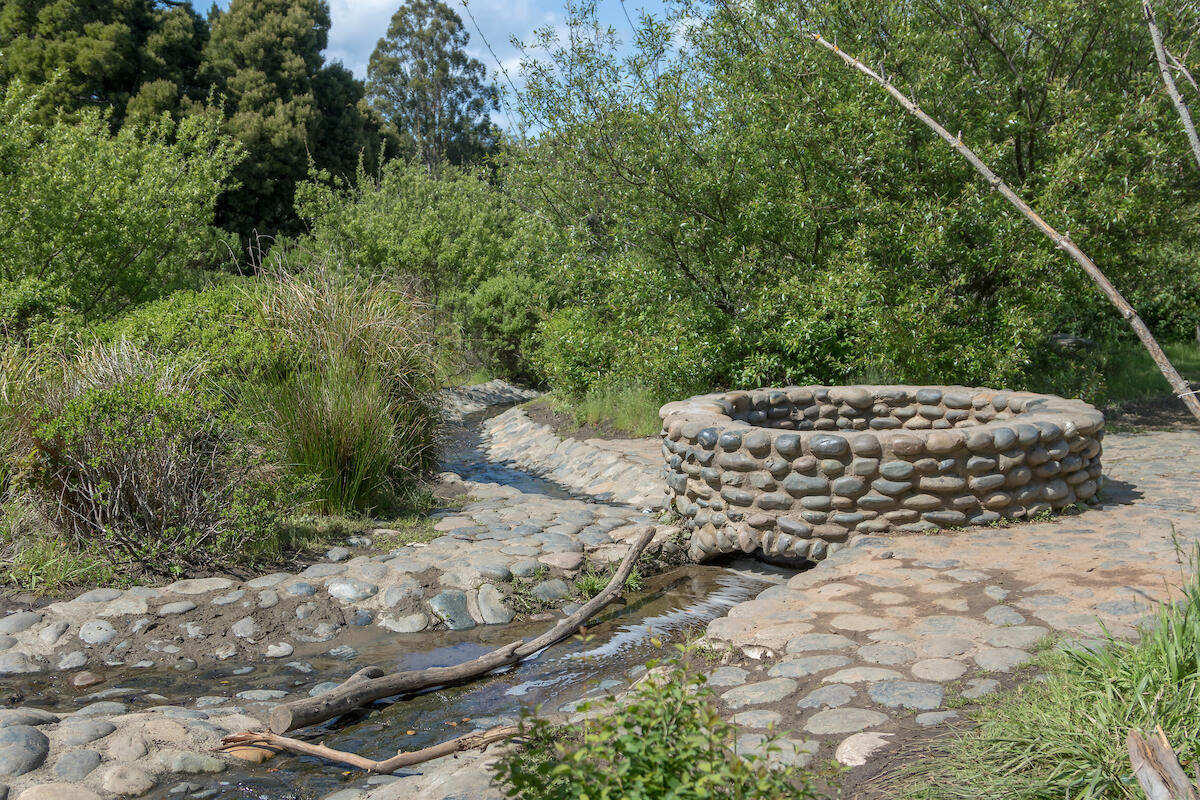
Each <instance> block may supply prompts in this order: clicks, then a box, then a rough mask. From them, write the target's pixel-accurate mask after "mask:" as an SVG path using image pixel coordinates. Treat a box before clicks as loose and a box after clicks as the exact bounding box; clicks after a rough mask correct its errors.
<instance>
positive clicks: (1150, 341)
mask: <svg viewBox="0 0 1200 800" xmlns="http://www.w3.org/2000/svg"><path fill="white" fill-rule="evenodd" d="M806 33H807V35H808V36H809V37H810V38H812V40H813V41H815V42H817V43H818V44H820V45H821V46H822V47H824V48H825V49H827V50H829V51H830V52H832V53H835V54H837V56H838V57H839V58H841V59H842V61H844V62H846V64H847V65H848V66H849V67H850V68H851V69H855V70H857V71H859V72H861V73H862V74H863V75H866V76H867V77H868V78H870V79H871V80H873V81H875V82H876V83H878V84H879V85H880V86H882V87H883V88H884V90H886V91H887V93H888V94H890V95H891V96H892V97H893V98H894V99H895V100H896V102H898V103H899V104H900V105H902V106H903V107H904V108H905V109H906V110H907V111H908V112H909V113H911V114H912V115H913V116H914V117H916V118H917V119H919V120H920V121H921V122H923V123H924V124H925V126H926V127H928V128H929V129H930V130H932V131H933V132H934V133H936V134H937V135H938V136H940V137H941V138H942V139H943V140H944V141H945V142H946V143H947V144H949V145H950V146H951V147H952V148H954V149H955V150H956V151H957V152H958V153H959V154H960V155H961V156H962V157H963V158H965V159H966V160H967V161H968V162H969V163H970V164H971V166H972V167H974V168H975V171H976V172H978V173H979V174H980V175H981V176H983V179H984V180H985V181H987V183H988V185H989V186H991V187H992V189H994V190H995V191H998V192H999V193H1000V194H1001V195H1003V196H1004V199H1006V200H1008V202H1009V203H1011V204H1012V205H1013V207H1014V208H1016V209H1017V211H1019V212H1021V215H1022V216H1023V217H1025V219H1027V220H1029V222H1030V223H1031V224H1032V225H1033V226H1034V227H1035V228H1037V229H1038V230H1040V231H1041V232H1042V233H1044V234H1045V235H1046V236H1047V237H1048V238H1049V239H1050V241H1052V242H1054V244H1055V246H1056V247H1058V248H1059V249H1060V250H1062V251H1064V252H1065V253H1067V255H1069V256H1071V258H1073V259H1075V262H1076V263H1077V264H1079V266H1080V267H1082V268H1083V271H1084V272H1086V273H1087V275H1088V277H1090V278H1091V279H1092V281H1093V282H1094V283H1095V284H1096V286H1098V287H1099V288H1100V291H1102V292H1103V293H1104V295H1105V296H1106V297H1107V298H1108V299H1109V301H1110V302H1111V303H1112V304H1113V305H1114V306H1116V308H1117V311H1119V312H1120V314H1121V316H1122V317H1124V318H1125V321H1126V322H1128V323H1129V326H1130V327H1131V328H1133V332H1134V333H1135V334H1137V337H1138V339H1140V340H1141V342H1142V345H1143V346H1145V348H1146V351H1147V352H1148V353H1149V354H1150V358H1152V359H1154V363H1155V364H1157V365H1158V368H1159V370H1160V371H1161V372H1162V374H1163V377H1164V378H1166V379H1167V383H1169V384H1170V385H1171V389H1172V390H1173V391H1174V392H1175V395H1176V396H1177V397H1179V399H1180V400H1182V401H1183V403H1184V405H1186V406H1187V408H1188V411H1190V412H1192V415H1193V416H1194V417H1195V418H1196V420H1197V421H1200V400H1197V399H1196V392H1194V391H1192V388H1191V386H1190V385H1189V384H1188V382H1187V381H1185V380H1184V379H1183V376H1182V375H1180V374H1179V371H1178V370H1177V369H1175V367H1174V365H1172V364H1171V361H1170V359H1168V358H1167V354H1166V353H1164V352H1163V349H1162V347H1160V346H1159V344H1158V341H1157V340H1156V339H1155V338H1154V335H1153V334H1152V333H1150V329H1149V328H1148V327H1146V323H1145V322H1143V321H1142V318H1141V317H1139V316H1138V315H1137V312H1136V311H1134V309H1133V306H1131V305H1130V304H1129V301H1128V300H1126V299H1125V298H1124V296H1122V295H1121V293H1120V292H1118V291H1117V289H1116V287H1115V286H1113V285H1112V283H1111V282H1110V281H1109V280H1108V278H1107V277H1106V276H1105V274H1104V273H1103V272H1101V271H1100V268H1099V267H1097V266H1096V264H1095V262H1093V261H1092V260H1091V259H1090V258H1088V256H1087V255H1086V254H1085V253H1084V252H1083V251H1082V250H1080V249H1079V247H1078V246H1077V245H1076V244H1075V243H1074V242H1072V241H1071V239H1070V238H1069V237H1067V236H1066V235H1064V234H1062V233H1059V232H1058V231H1057V230H1055V229H1054V227H1053V226H1051V225H1050V223H1048V222H1046V220H1044V219H1042V218H1041V216H1039V215H1038V213H1037V212H1036V211H1034V210H1033V209H1032V208H1030V206H1029V204H1028V203H1026V202H1025V201H1024V200H1022V199H1021V196H1020V195H1018V194H1017V193H1016V192H1014V191H1013V190H1012V188H1010V187H1009V185H1008V184H1007V183H1005V182H1004V181H1003V180H1001V179H1000V176H999V175H997V174H996V173H995V172H992V170H991V169H989V168H988V166H987V164H984V163H983V161H982V160H981V159H980V158H979V156H978V155H976V154H975V151H973V150H972V149H971V148H969V147H967V146H966V145H965V144H963V141H962V137H961V135H960V136H954V135H952V134H951V133H950V132H949V131H948V130H946V129H945V128H943V127H942V126H941V125H940V124H938V122H937V121H936V120H934V119H933V117H931V116H929V115H928V114H926V113H925V112H924V111H922V110H921V108H920V106H918V105H917V103H916V102H914V101H912V100H909V99H908V98H907V97H905V96H904V93H903V92H901V91H900V90H899V89H897V88H896V87H895V86H893V85H892V83H891V81H889V80H887V79H886V78H884V77H882V76H881V75H879V74H878V73H876V72H875V71H874V70H873V69H871V68H870V67H868V66H867V65H866V64H864V63H862V62H861V61H859V60H858V59H856V58H854V57H853V56H851V55H849V54H848V53H846V52H845V51H843V50H842V49H840V48H839V47H838V46H837V45H835V44H834V43H833V42H830V41H828V40H826V39H824V38H822V37H821V35H820V34H818V33H812V32H806Z"/></svg>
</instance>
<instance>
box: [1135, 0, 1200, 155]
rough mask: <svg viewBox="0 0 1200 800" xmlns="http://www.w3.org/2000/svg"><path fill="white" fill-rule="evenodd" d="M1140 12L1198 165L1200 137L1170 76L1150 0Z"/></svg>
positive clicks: (1165, 50) (1144, 1)
mask: <svg viewBox="0 0 1200 800" xmlns="http://www.w3.org/2000/svg"><path fill="white" fill-rule="evenodd" d="M1142 12H1143V13H1144V14H1145V15H1146V25H1147V26H1148V27H1149V28H1150V40H1151V41H1153V42H1154V55H1155V57H1157V58H1158V71H1159V72H1161V73H1162V79H1163V83H1164V84H1166V86H1167V94H1169V95H1170V96H1171V102H1172V103H1174V104H1175V110H1176V111H1177V112H1179V119H1180V121H1181V122H1183V130H1184V132H1185V133H1187V137H1188V143H1189V144H1190V145H1191V146H1192V155H1194V156H1195V157H1196V165H1197V166H1200V137H1197V136H1196V126H1195V125H1194V124H1193V123H1192V114H1191V112H1190V111H1188V107H1187V105H1186V104H1185V103H1184V102H1183V95H1181V94H1180V93H1179V87H1178V86H1176V85H1175V79H1174V78H1173V77H1172V76H1171V67H1170V66H1169V65H1168V64H1167V48H1166V47H1164V46H1163V38H1162V31H1160V30H1159V29H1158V20H1157V19H1155V17H1154V7H1153V6H1151V5H1150V0H1142Z"/></svg>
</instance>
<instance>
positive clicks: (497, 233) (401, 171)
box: [289, 161, 554, 378]
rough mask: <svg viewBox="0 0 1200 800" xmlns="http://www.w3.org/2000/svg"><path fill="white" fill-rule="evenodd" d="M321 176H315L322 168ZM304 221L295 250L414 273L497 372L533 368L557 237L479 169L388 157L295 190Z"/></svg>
mask: <svg viewBox="0 0 1200 800" xmlns="http://www.w3.org/2000/svg"><path fill="white" fill-rule="evenodd" d="M318 177H321V176H318ZM297 210H298V211H299V213H300V216H301V217H302V218H303V219H304V220H305V223H306V224H307V226H308V228H309V235H308V236H307V237H306V238H305V239H304V240H303V241H302V242H301V247H300V249H299V251H293V252H292V253H291V254H290V255H289V257H291V258H297V257H302V256H303V253H304V252H305V251H311V252H315V253H318V254H332V257H333V258H336V259H337V260H338V261H339V262H340V263H341V264H343V265H344V269H345V270H347V271H353V272H354V273H356V274H360V275H366V276H372V277H377V278H389V279H397V280H402V281H408V282H412V281H416V282H417V283H419V285H420V286H421V287H422V289H423V290H424V293H426V294H428V295H430V296H432V298H433V300H434V303H435V304H436V305H437V307H438V308H439V309H440V310H443V311H445V312H446V314H447V316H448V317H449V318H450V319H451V321H452V322H453V323H455V325H454V327H455V328H456V330H455V331H453V332H443V335H444V336H446V337H447V338H453V340H454V341H456V342H457V341H460V340H461V339H462V337H464V336H465V337H466V342H465V344H466V346H467V349H469V350H472V351H474V352H475V354H476V355H477V356H478V357H479V358H480V359H482V360H483V362H484V363H486V364H487V365H488V366H489V367H492V368H493V369H494V371H495V373H496V374H497V375H504V376H508V377H518V378H529V377H530V376H531V368H530V365H529V362H528V353H529V350H530V349H531V347H532V339H533V331H534V329H535V325H536V324H537V322H538V321H539V320H540V319H541V316H542V314H543V311H544V309H545V308H546V307H547V306H548V304H549V303H550V302H551V298H550V295H551V294H552V288H551V286H550V285H548V281H547V280H545V279H543V278H542V277H541V273H542V270H543V269H544V267H543V266H542V265H543V264H545V262H547V261H548V260H550V259H551V258H552V257H553V256H552V253H553V252H554V251H553V243H554V237H553V236H552V235H551V234H550V233H549V232H548V231H547V230H546V227H545V226H544V225H541V224H539V223H537V222H536V221H535V220H533V219H531V218H530V217H528V215H526V214H524V213H523V212H522V211H521V210H520V209H519V208H517V206H516V205H514V204H513V203H512V202H511V201H510V200H508V199H507V198H506V197H505V196H504V195H503V194H501V193H500V192H498V191H497V190H496V189H495V188H493V187H492V186H491V185H490V184H489V183H488V181H487V180H486V176H484V175H483V174H482V173H480V172H478V171H475V170H470V169H460V168H455V167H446V168H445V169H443V170H442V171H441V172H440V173H439V174H438V175H437V176H436V177H435V176H433V175H430V174H429V171H428V170H427V169H425V168H424V167H423V166H421V165H420V164H417V163H415V162H404V161H392V162H390V163H388V164H387V165H386V166H385V167H384V168H383V169H382V170H381V171H380V173H379V174H378V175H377V176H374V177H372V176H371V175H369V174H367V173H366V172H365V170H360V171H359V174H358V176H357V180H356V181H355V182H354V183H353V184H346V183H345V182H342V183H341V184H339V185H337V186H331V185H329V184H327V183H326V182H324V181H323V180H319V181H312V182H309V183H306V184H304V185H303V186H301V187H300V188H299V189H298V192H297Z"/></svg>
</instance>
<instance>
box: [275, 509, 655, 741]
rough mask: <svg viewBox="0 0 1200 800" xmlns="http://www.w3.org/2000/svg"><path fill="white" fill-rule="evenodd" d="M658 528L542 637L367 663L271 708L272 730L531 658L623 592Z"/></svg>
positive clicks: (639, 540)
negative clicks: (407, 666)
mask: <svg viewBox="0 0 1200 800" xmlns="http://www.w3.org/2000/svg"><path fill="white" fill-rule="evenodd" d="M654 531H655V529H654V526H653V525H648V526H645V527H644V528H643V529H642V531H641V532H640V533H639V534H638V535H637V537H636V538H635V539H634V540H633V541H632V542H631V546H630V548H629V552H628V553H626V554H625V559H624V560H623V561H622V562H621V566H620V567H619V568H618V569H617V572H616V574H615V575H613V578H612V580H610V581H609V582H608V585H607V586H605V587H604V590H603V591H601V592H600V593H599V594H598V595H596V596H595V597H593V598H592V599H591V600H589V601H588V602H587V603H585V604H584V606H583V607H582V608H580V609H579V610H578V611H576V612H575V613H574V614H572V615H571V616H569V617H567V618H565V619H563V620H561V621H560V622H559V623H558V624H557V625H555V626H554V627H553V628H551V629H550V630H548V631H546V632H545V633H543V634H542V635H541V636H538V637H537V638H535V639H530V640H528V641H524V640H518V641H515V642H509V643H508V644H506V645H504V646H503V647H499V648H497V649H495V650H492V651H491V652H490V653H486V654H484V655H482V656H480V657H479V658H476V659H474V660H472V661H467V662H465V663H462V664H456V665H455V666H452V667H431V668H429V669H422V670H411V671H408V672H393V673H391V674H385V673H384V671H383V670H381V669H380V668H379V667H366V668H364V669H361V670H359V671H358V672H356V673H354V674H353V675H351V676H350V677H349V678H347V679H346V681H345V682H344V683H342V684H341V685H340V686H338V687H337V688H335V689H331V690H329V691H328V692H324V693H323V694H319V695H317V696H316V697H309V698H305V699H303V700H294V701H292V702H290V703H283V704H281V705H278V706H276V707H275V708H273V709H271V714H270V717H269V719H268V723H269V724H270V726H271V730H272V731H273V732H274V733H276V734H284V733H287V732H288V731H294V730H296V729H297V728H305V727H308V726H309V725H316V724H317V723H320V722H324V721H325V720H328V719H333V718H334V717H338V716H341V715H342V714H345V713H347V712H350V711H353V710H354V709H356V708H360V707H362V706H365V705H367V704H368V703H373V702H375V701H376V700H382V699H384V698H386V697H394V696H396V695H400V694H410V693H412V692H419V691H422V690H424V689H430V688H433V687H435V686H448V685H451V684H457V683H463V682H465V681H469V680H472V679H474V678H478V677H480V676H481V675H486V674H487V673H489V672H492V671H493V670H497V669H500V668H501V667H506V666H509V665H511V664H516V663H518V662H520V661H523V660H525V659H526V658H529V657H530V656H532V655H533V654H535V653H537V652H539V651H541V650H543V649H545V648H547V647H549V646H550V645H552V644H555V643H557V642H559V641H561V640H563V639H565V638H567V637H568V636H570V635H572V634H573V633H575V632H576V631H578V630H579V629H580V628H581V627H583V626H584V625H585V624H586V623H587V622H588V620H590V619H591V618H592V617H593V616H595V615H596V613H597V612H599V611H600V610H601V609H602V608H604V607H605V606H607V605H608V604H609V603H610V602H612V600H613V599H615V598H616V597H617V596H618V595H619V594H620V592H621V589H622V588H623V587H624V586H625V580H626V579H627V578H628V577H629V574H630V573H631V572H632V571H633V567H634V565H635V564H636V563H637V560H638V557H639V556H640V555H641V554H642V551H643V550H645V549H646V546H647V545H648V544H650V540H651V539H653V538H654Z"/></svg>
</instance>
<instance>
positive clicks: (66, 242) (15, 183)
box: [0, 84, 241, 337]
mask: <svg viewBox="0 0 1200 800" xmlns="http://www.w3.org/2000/svg"><path fill="white" fill-rule="evenodd" d="M36 105H37V97H36V96H34V95H31V94H30V93H28V92H27V90H25V89H24V88H23V87H22V86H20V85H19V84H11V85H9V86H8V87H6V88H3V89H0V183H2V184H3V186H4V191H3V192H0V219H2V220H4V221H5V222H4V224H0V265H3V269H0V297H3V298H4V300H2V301H0V328H3V330H4V332H5V333H6V334H7V335H8V336H10V337H11V336H13V335H22V336H28V335H36V333H37V330H38V329H39V328H40V327H41V326H42V325H43V324H45V323H46V322H47V321H48V320H49V319H51V318H53V317H54V316H56V315H58V314H59V313H61V312H64V311H65V312H68V313H71V314H75V315H78V316H80V317H82V318H84V319H86V320H90V321H94V320H101V319H106V318H108V317H111V316H113V315H114V314H116V313H118V312H120V311H121V310H123V309H125V308H128V307H129V306H131V305H132V304H135V303H138V302H141V301H144V300H146V299H150V298H154V297H158V296H161V295H162V294H164V293H166V292H168V291H170V290H171V289H172V288H175V287H177V286H179V285H180V284H182V283H184V282H187V281H189V280H191V279H192V278H191V276H190V275H189V273H190V272H192V271H194V270H195V269H197V268H203V267H209V266H212V265H214V264H217V263H220V262H221V261H223V260H227V259H228V257H229V254H230V249H229V245H228V241H227V237H226V236H225V235H224V234H221V233H220V232H219V231H217V230H216V229H215V228H214V227H213V225H212V223H213V215H214V209H215V206H216V201H217V197H218V195H220V193H221V191H222V190H223V189H224V188H228V186H229V183H228V179H229V175H230V172H231V170H232V169H233V167H234V165H235V164H236V163H237V161H238V160H239V159H240V158H241V151H240V149H239V148H238V146H237V145H236V144H234V143H233V142H232V141H231V140H229V139H226V138H225V137H223V136H222V135H221V134H220V133H219V132H218V125H219V121H218V120H217V119H216V118H215V117H214V116H212V115H209V114H198V115H193V116H189V117H187V118H185V119H184V120H183V121H181V122H179V123H178V124H175V123H172V122H170V121H169V120H167V119H165V118H164V119H163V120H161V121H159V122H156V123H154V124H152V125H150V126H148V127H139V126H132V125H131V126H126V127H125V128H123V129H122V130H121V131H120V132H119V133H117V134H116V135H113V134H112V133H110V130H109V125H108V121H107V120H106V119H104V118H103V117H102V116H101V115H100V114H99V113H97V112H95V111H83V112H81V113H80V114H79V115H78V117H77V120H76V121H74V122H69V121H67V120H61V121H59V122H56V123H54V124H53V125H50V126H48V127H43V126H41V125H39V124H37V123H35V122H34V121H33V114H34V111H35V108H36Z"/></svg>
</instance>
